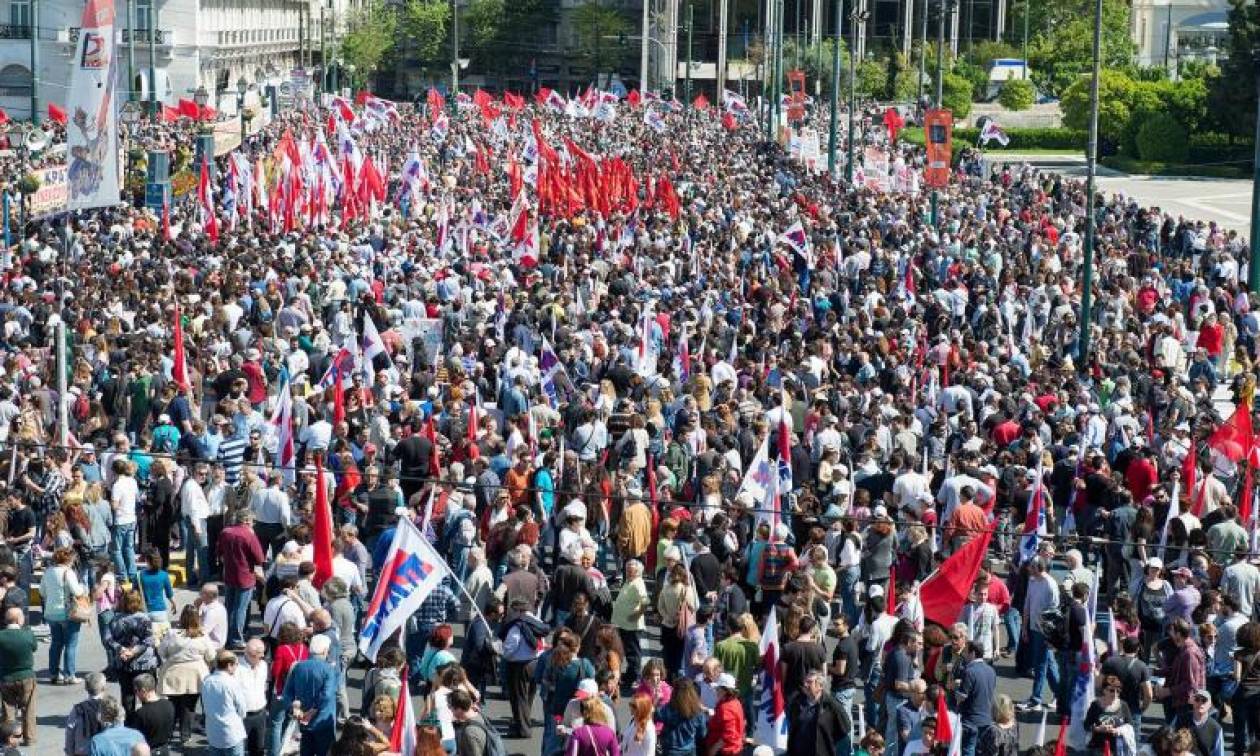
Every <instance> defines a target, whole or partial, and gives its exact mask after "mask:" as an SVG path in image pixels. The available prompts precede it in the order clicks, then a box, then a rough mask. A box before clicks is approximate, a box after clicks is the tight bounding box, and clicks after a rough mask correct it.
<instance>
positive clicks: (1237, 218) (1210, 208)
mask: <svg viewBox="0 0 1260 756" xmlns="http://www.w3.org/2000/svg"><path fill="white" fill-rule="evenodd" d="M1172 202H1179V203H1181V204H1183V205H1188V206H1190V207H1193V208H1195V209H1196V210H1202V211H1203V212H1205V213H1215V214H1216V215H1219V216H1221V217H1222V218H1225V219H1226V220H1232V221H1234V222H1235V223H1243V222H1246V221H1248V220H1250V218H1249V217H1248V216H1246V215H1239V214H1238V213H1231V212H1229V211H1228V210H1222V209H1221V208H1219V207H1217V206H1215V205H1211V204H1208V203H1207V202H1206V201H1202V200H1191V199H1179V200H1172Z"/></svg>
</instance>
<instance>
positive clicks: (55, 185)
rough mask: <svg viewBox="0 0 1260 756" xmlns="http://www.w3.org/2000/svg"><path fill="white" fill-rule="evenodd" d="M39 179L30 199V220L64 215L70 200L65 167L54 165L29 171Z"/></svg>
mask: <svg viewBox="0 0 1260 756" xmlns="http://www.w3.org/2000/svg"><path fill="white" fill-rule="evenodd" d="M31 172H32V173H33V174H35V177H36V178H38V179H39V189H38V190H36V192H35V193H34V194H32V195H31V198H30V217H31V219H32V220H34V219H38V218H47V217H49V216H53V215H57V214H59V213H64V212H65V211H66V206H67V203H68V202H69V200H70V184H69V181H68V180H67V178H66V167H65V166H64V165H55V166H52V167H50V168H40V169H38V170H34V171H31Z"/></svg>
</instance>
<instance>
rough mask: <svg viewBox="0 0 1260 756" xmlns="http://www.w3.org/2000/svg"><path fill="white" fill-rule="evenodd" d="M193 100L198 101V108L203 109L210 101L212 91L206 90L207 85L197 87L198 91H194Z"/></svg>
mask: <svg viewBox="0 0 1260 756" xmlns="http://www.w3.org/2000/svg"><path fill="white" fill-rule="evenodd" d="M193 102H195V103H197V108H198V109H201V108H204V107H205V106H206V103H208V102H210V93H209V92H207V91H206V87H205V85H202V86H200V87H197V91H196V92H193Z"/></svg>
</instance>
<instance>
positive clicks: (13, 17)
mask: <svg viewBox="0 0 1260 756" xmlns="http://www.w3.org/2000/svg"><path fill="white" fill-rule="evenodd" d="M9 25H10V26H15V27H18V28H19V29H29V28H31V3H30V0H11V1H10V2H9Z"/></svg>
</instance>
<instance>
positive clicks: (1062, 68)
mask: <svg viewBox="0 0 1260 756" xmlns="http://www.w3.org/2000/svg"><path fill="white" fill-rule="evenodd" d="M1020 14H1022V10H1021V11H1019V12H1018V13H1017V14H1016V15H1014V16H1013V17H1012V18H1014V19H1016V25H1017V28H1018V26H1019V22H1020V21H1022V15H1020ZM1129 17H1130V10H1129V4H1128V2H1126V0H1103V15H1102V61H1103V66H1106V67H1119V66H1124V65H1127V64H1128V63H1129V62H1130V61H1131V60H1132V58H1133V53H1134V51H1135V49H1136V48H1135V46H1134V44H1133V39H1132V36H1131V32H1130V18H1129ZM1029 20H1030V24H1029V26H1030V31H1029V37H1030V39H1029V44H1028V64H1029V65H1030V66H1031V67H1032V72H1033V78H1034V80H1035V81H1036V82H1037V84H1038V87H1039V88H1040V89H1042V90H1044V91H1047V92H1051V93H1053V94H1061V93H1062V92H1063V91H1064V90H1066V89H1067V88H1068V87H1069V86H1071V85H1072V82H1073V81H1075V79H1076V77H1077V76H1078V75H1079V74H1081V73H1083V72H1087V71H1088V70H1089V68H1090V65H1091V63H1092V61H1093V59H1094V3H1093V1H1092V0H1062V1H1061V2H1054V3H1034V4H1033V6H1032V15H1030V17H1029ZM1034 30H1035V31H1034Z"/></svg>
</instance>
